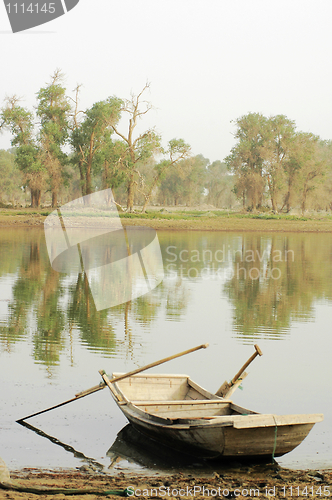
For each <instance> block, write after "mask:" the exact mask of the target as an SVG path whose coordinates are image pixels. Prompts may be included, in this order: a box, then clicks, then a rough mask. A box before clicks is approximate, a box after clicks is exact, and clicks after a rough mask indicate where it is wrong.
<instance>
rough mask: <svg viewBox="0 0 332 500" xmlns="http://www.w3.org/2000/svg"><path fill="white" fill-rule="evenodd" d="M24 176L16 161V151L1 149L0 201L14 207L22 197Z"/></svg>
mask: <svg viewBox="0 0 332 500" xmlns="http://www.w3.org/2000/svg"><path fill="white" fill-rule="evenodd" d="M22 186H23V178H22V173H21V172H20V171H19V169H18V167H17V165H16V163H15V152H11V151H9V150H8V151H5V150H3V149H1V150H0V203H4V202H5V201H6V202H8V201H11V203H12V206H13V207H14V206H15V205H16V203H17V202H18V201H19V200H20V199H21V198H22Z"/></svg>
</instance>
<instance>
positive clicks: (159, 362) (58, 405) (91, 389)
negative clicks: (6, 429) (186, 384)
mask: <svg viewBox="0 0 332 500" xmlns="http://www.w3.org/2000/svg"><path fill="white" fill-rule="evenodd" d="M208 345H209V344H202V345H199V346H197V347H193V348H192V349H188V350H187V351H183V352H180V353H179V354H174V355H173V356H169V357H168V358H163V359H161V360H159V361H155V362H154V363H150V364H149V365H146V366H143V367H142V368H137V369H136V370H133V371H131V372H128V373H125V374H123V375H120V376H119V377H115V378H113V379H112V380H111V382H116V381H117V380H121V379H123V378H126V377H130V376H131V375H134V374H135V373H139V372H142V371H144V370H147V369H148V368H152V367H153V366H157V365H160V364H161V363H166V361H170V360H171V359H175V358H178V357H179V356H184V355H185V354H189V353H191V352H194V351H197V350H198V349H205V348H206V347H208ZM101 371H102V370H101ZM103 373H104V372H103ZM106 385H107V382H105V381H104V382H101V383H100V384H99V385H95V386H94V387H91V388H90V389H87V390H86V391H82V392H79V393H78V394H75V397H74V398H71V399H67V401H63V403H59V404H57V405H54V406H51V407H50V408H46V409H45V410H41V411H37V412H36V413H32V414H31V415H28V416H26V417H24V418H20V419H19V420H16V422H19V423H21V422H23V420H27V419H28V418H32V417H36V416H37V415H41V414H42V413H46V412H47V411H50V410H54V409H55V408H60V406H64V405H66V404H68V403H71V402H72V401H77V399H80V398H83V397H84V396H88V395H89V394H92V393H94V392H96V391H100V390H101V389H104V388H105V387H106Z"/></svg>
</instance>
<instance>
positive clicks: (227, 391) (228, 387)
mask: <svg viewBox="0 0 332 500" xmlns="http://www.w3.org/2000/svg"><path fill="white" fill-rule="evenodd" d="M254 347H255V353H254V354H253V355H252V356H250V358H249V359H248V361H246V362H245V363H244V365H243V366H242V368H241V369H240V370H239V371H238V372H237V374H236V375H235V376H234V377H233V378H232V380H231V381H230V382H227V381H226V382H224V383H223V385H222V386H221V387H220V388H219V389H218V390H217V392H216V396H221V397H222V398H229V397H230V395H231V394H232V393H233V392H234V391H235V389H236V388H237V387H238V386H239V385H240V384H241V382H242V380H243V379H244V378H245V377H246V376H247V374H246V373H244V370H245V369H246V368H247V367H248V366H249V365H250V363H252V362H253V361H254V359H255V358H256V356H258V355H259V356H262V355H263V353H262V351H261V350H260V348H259V347H258V345H257V344H255V346H254ZM241 375H242V377H241Z"/></svg>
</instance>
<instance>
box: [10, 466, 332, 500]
mask: <svg viewBox="0 0 332 500" xmlns="http://www.w3.org/2000/svg"><path fill="white" fill-rule="evenodd" d="M86 469H87V470H85V468H84V467H82V468H80V469H78V470H73V469H69V470H59V471H57V470H54V471H49V470H47V471H45V470H42V469H34V468H33V469H23V470H22V471H14V472H12V473H11V478H10V481H9V482H8V480H7V481H6V484H7V486H8V489H4V488H3V486H2V487H1V488H0V500H2V499H3V500H4V499H8V498H10V499H12V500H33V499H34V498H43V499H44V498H52V499H58V498H59V499H60V498H68V499H71V498H73V499H74V498H82V499H83V498H84V499H86V500H97V499H100V498H102V497H104V496H105V492H106V491H110V490H111V491H112V492H113V494H108V495H107V497H108V498H118V495H121V493H122V495H121V496H129V497H130V496H133V497H135V498H140V497H143V498H177V499H180V498H183V499H192V498H194V497H195V498H198V499H200V498H209V497H212V498H213V497H216V498H239V499H244V498H248V497H250V498H251V497H256V498H258V497H259V498H264V499H271V498H287V499H291V498H294V497H295V498H299V497H307V498H308V497H309V498H324V497H325V498H326V497H328V496H331V495H332V469H324V470H319V471H317V470H310V469H308V470H290V469H283V468H282V467H280V466H279V465H278V464H276V463H274V464H266V465H262V464H259V465H257V464H256V465H254V464H252V465H250V464H248V465H246V466H244V465H242V466H241V464H238V466H237V467H236V466H235V464H234V466H233V467H232V466H229V467H228V468H225V471H223V472H219V473H217V472H214V471H213V467H211V474H209V475H199V474H198V475H197V474H196V473H195V471H193V474H185V473H182V472H175V473H174V472H170V473H169V474H164V473H158V472H157V473H155V475H154V476H148V475H146V474H144V472H143V473H142V474H139V473H128V474H124V473H123V472H121V470H120V471H119V472H118V473H116V474H115V475H108V474H101V473H94V472H91V470H89V468H86ZM10 482H12V484H13V485H14V488H15V487H16V488H17V487H18V488H23V489H24V488H25V489H27V488H29V491H19V490H17V489H16V490H15V489H10V486H11V484H10ZM42 488H43V489H44V492H43V491H39V492H32V490H33V489H36V490H38V489H42ZM45 488H52V489H53V488H55V489H59V488H61V489H66V490H68V489H79V490H81V491H80V492H79V493H78V492H76V493H75V494H70V492H67V493H65V494H64V492H63V491H61V492H56V491H53V492H52V496H50V492H48V495H47V496H46V493H45ZM87 490H89V491H90V492H88V491H87ZM124 490H127V495H125V494H124V493H125V492H124ZM41 495H42V496H41ZM44 495H45V496H44ZM78 495H79V496H78Z"/></svg>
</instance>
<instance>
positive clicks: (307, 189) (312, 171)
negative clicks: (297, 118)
mask: <svg viewBox="0 0 332 500" xmlns="http://www.w3.org/2000/svg"><path fill="white" fill-rule="evenodd" d="M298 141H299V145H300V147H299V148H298V149H297V150H296V153H295V158H296V162H297V163H298V165H299V168H298V170H297V176H296V188H297V191H298V194H299V198H300V206H301V211H302V215H303V214H304V213H305V211H306V209H307V204H308V198H309V196H310V194H311V193H312V192H313V191H314V190H315V189H316V188H317V186H318V184H319V183H320V182H322V180H323V177H324V175H325V172H326V162H325V161H324V157H323V154H322V145H321V143H320V141H319V137H318V136H315V135H313V134H311V133H306V132H302V133H300V134H298Z"/></svg>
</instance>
